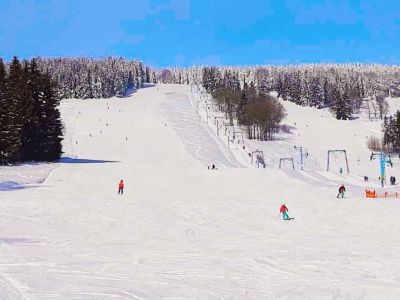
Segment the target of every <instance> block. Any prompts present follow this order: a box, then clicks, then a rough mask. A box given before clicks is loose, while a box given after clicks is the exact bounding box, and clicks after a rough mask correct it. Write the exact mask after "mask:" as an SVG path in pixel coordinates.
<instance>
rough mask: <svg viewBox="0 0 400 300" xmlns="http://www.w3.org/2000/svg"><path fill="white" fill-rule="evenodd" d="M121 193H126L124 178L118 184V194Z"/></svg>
mask: <svg viewBox="0 0 400 300" xmlns="http://www.w3.org/2000/svg"><path fill="white" fill-rule="evenodd" d="M119 194H121V195H123V194H124V181H123V180H122V179H121V181H120V182H119V184H118V195H119Z"/></svg>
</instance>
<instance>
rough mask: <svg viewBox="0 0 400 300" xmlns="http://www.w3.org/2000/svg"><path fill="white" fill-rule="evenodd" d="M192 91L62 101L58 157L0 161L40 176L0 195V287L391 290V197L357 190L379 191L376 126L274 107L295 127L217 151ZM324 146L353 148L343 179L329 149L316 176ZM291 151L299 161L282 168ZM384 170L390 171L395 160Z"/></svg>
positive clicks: (358, 295) (90, 293)
mask: <svg viewBox="0 0 400 300" xmlns="http://www.w3.org/2000/svg"><path fill="white" fill-rule="evenodd" d="M199 97H200V96H199V95H198V94H191V93H190V88H189V87H187V86H179V85H158V86H154V87H149V88H146V89H141V90H138V91H137V92H136V93H134V94H132V95H131V96H129V97H127V98H111V99H100V100H84V101H82V100H65V101H63V102H62V104H61V106H60V110H61V112H62V117H63V120H64V122H65V128H66V135H65V141H64V152H65V155H64V158H63V159H62V160H61V162H60V163H57V164H39V165H37V166H30V165H23V166H18V167H15V168H14V167H3V168H1V174H2V175H1V176H2V177H1V181H2V182H7V181H8V182H15V183H16V184H23V183H29V184H30V183H35V185H37V186H32V187H30V188H22V189H13V190H9V189H8V190H6V191H2V192H1V201H0V214H1V218H0V228H1V237H0V257H1V258H0V259H1V260H0V292H1V297H0V298H1V299H7V300H8V299H399V297H400V272H399V270H400V263H399V262H398V249H399V247H400V239H399V238H398V232H399V230H400V225H399V223H398V222H397V219H398V215H399V213H400V199H395V198H390V199H365V197H364V194H363V191H364V188H365V187H372V188H376V189H378V182H377V177H378V176H379V174H378V170H379V163H378V162H377V161H376V160H373V161H370V160H369V153H370V152H369V151H368V149H367V148H366V145H365V139H366V136H370V135H371V134H378V133H379V129H380V124H379V122H377V121H374V122H369V121H366V120H365V119H364V118H362V117H360V118H359V119H356V120H352V121H338V120H335V119H334V118H332V116H331V115H330V113H329V112H328V111H325V110H314V109H312V108H306V107H298V106H295V105H293V104H292V103H289V102H283V103H284V105H285V107H286V109H287V113H288V117H287V119H286V120H285V123H287V124H288V125H291V126H293V127H295V128H294V129H293V130H292V133H287V134H283V133H282V134H279V135H278V136H277V140H276V141H273V142H252V141H248V140H246V141H245V149H243V148H242V147H241V145H237V144H236V145H235V144H234V145H230V149H228V148H227V139H226V137H225V136H224V135H222V134H221V135H220V136H219V137H217V136H216V135H215V132H216V128H215V126H214V125H213V122H211V120H212V119H211V118H209V119H208V124H207V119H206V118H205V117H206V115H205V113H204V112H205V110H204V107H203V106H202V105H199V108H198V112H197V104H196V103H197V99H198V98H199ZM190 103H192V105H189V104H190ZM202 107H203V108H202ZM108 108H109V109H108ZM217 114H218V112H213V115H212V116H214V115H217ZM212 116H211V117H212ZM295 123H296V124H295ZM307 125H308V126H307ZM294 145H297V146H300V145H302V146H304V147H305V148H307V150H308V152H309V158H307V159H306V161H305V166H304V171H300V170H299V164H298V160H299V158H298V154H297V153H298V152H296V151H295V150H294V148H293V146H294ZM255 149H260V150H263V151H264V156H265V160H266V162H267V167H266V168H265V169H263V168H260V169H258V168H256V167H255V166H252V165H250V158H249V157H248V153H247V151H252V150H255ZM328 149H346V150H347V151H348V156H349V164H350V171H351V172H350V174H345V173H344V174H339V173H338V169H339V167H341V166H342V167H344V165H343V160H342V158H341V157H340V155H339V156H338V157H337V158H332V162H333V165H332V171H331V172H327V171H326V152H327V150H328ZM296 155H297V156H296ZM288 156H291V157H294V158H295V162H296V165H295V167H296V168H295V170H294V171H293V170H292V169H291V168H289V167H288V166H285V167H284V168H282V169H278V163H279V158H280V157H288ZM357 157H360V161H359V162H358V161H357ZM213 162H215V163H216V164H217V167H218V170H217V171H210V170H207V167H206V166H207V165H209V164H210V163H213ZM36 167H37V168H36ZM48 167H49V168H51V170H47V169H46V170H47V171H43V172H39V169H40V168H48ZM24 168H25V169H24ZM5 169H6V170H7V172H8V173H4V172H3V170H5ZM27 169H28V170H29V169H32V171H31V173H29V174H28V171H27ZM13 170H14V171H13ZM35 170H37V174H36V171H35ZM387 170H388V176H390V175H392V174H393V175H395V176H396V177H397V178H399V179H400V174H399V161H398V159H397V158H396V159H394V168H393V169H392V168H388V169H387ZM39 173H40V174H41V175H40V174H39ZM18 174H19V175H18ZM43 174H45V176H47V178H46V180H44V181H43V180H42V181H43V183H40V180H39V179H38V178H40V177H42V176H44V175H43ZM49 174H50V175H49ZM364 175H368V176H370V178H371V179H375V181H372V182H370V183H368V184H365V183H364V182H363V179H362V176H364ZM23 176H26V177H28V179H24V180H22V179H21V178H22V177H23ZM42 179H43V178H42ZM120 179H123V180H124V182H125V185H126V187H125V193H124V195H123V196H118V195H117V188H118V186H117V185H118V182H119V180H120ZM340 183H344V184H345V185H346V187H347V189H348V192H347V193H346V198H345V199H337V198H336V194H337V188H338V185H339V184H340ZM392 189H393V190H395V189H396V187H394V188H393V187H392ZM282 203H285V204H286V206H287V207H288V208H289V215H290V216H291V217H294V218H295V219H294V220H292V221H283V220H282V219H281V216H280V215H279V207H280V205H281V204H282Z"/></svg>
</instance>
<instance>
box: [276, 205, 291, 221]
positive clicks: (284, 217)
mask: <svg viewBox="0 0 400 300" xmlns="http://www.w3.org/2000/svg"><path fill="white" fill-rule="evenodd" d="M288 211H289V210H288V209H287V207H286V205H285V204H282V206H281V209H280V210H279V212H280V213H281V214H282V216H283V219H284V220H289V219H290V218H289V215H288V214H287V212H288Z"/></svg>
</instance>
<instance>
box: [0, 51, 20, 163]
mask: <svg viewBox="0 0 400 300" xmlns="http://www.w3.org/2000/svg"><path fill="white" fill-rule="evenodd" d="M23 93H24V89H23V88H22V66H21V64H20V62H19V60H18V58H17V57H15V56H14V58H13V60H12V62H11V64H10V67H9V73H8V74H7V76H6V80H5V95H4V99H3V101H2V104H1V106H2V110H6V114H5V117H4V119H3V126H2V132H1V133H0V136H1V137H2V149H1V150H0V152H1V157H0V163H1V164H12V163H16V162H18V161H20V160H21V146H22V144H21V131H22V127H23V120H22V117H21V107H22V102H23Z"/></svg>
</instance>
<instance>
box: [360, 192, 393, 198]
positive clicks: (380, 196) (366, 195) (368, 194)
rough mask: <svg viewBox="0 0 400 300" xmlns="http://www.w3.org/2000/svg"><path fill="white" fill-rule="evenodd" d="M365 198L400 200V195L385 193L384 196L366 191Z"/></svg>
mask: <svg viewBox="0 0 400 300" xmlns="http://www.w3.org/2000/svg"><path fill="white" fill-rule="evenodd" d="M365 197H367V198H400V193H398V192H395V193H394V194H389V193H388V192H385V193H383V194H378V193H377V192H375V191H370V190H365Z"/></svg>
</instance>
